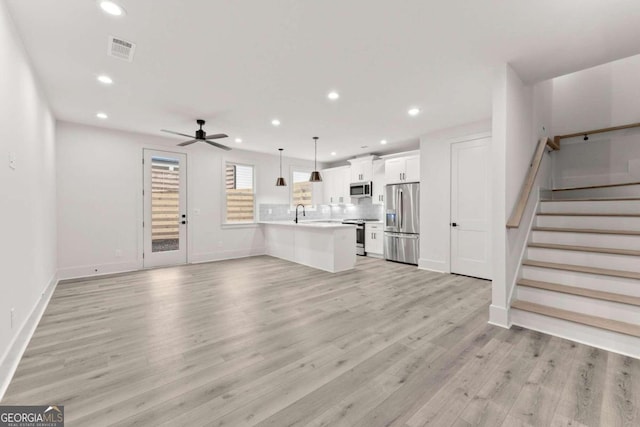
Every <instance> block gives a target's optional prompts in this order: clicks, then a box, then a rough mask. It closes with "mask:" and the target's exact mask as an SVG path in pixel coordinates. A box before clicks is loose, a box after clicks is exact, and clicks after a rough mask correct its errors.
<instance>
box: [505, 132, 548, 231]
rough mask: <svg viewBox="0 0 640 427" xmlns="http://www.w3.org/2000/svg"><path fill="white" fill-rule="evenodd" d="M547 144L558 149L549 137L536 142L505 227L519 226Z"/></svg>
mask: <svg viewBox="0 0 640 427" xmlns="http://www.w3.org/2000/svg"><path fill="white" fill-rule="evenodd" d="M547 145H548V146H549V147H550V148H551V149H552V150H559V149H560V145H559V144H556V143H555V142H554V141H552V140H551V139H550V138H547V137H544V138H542V139H540V141H539V142H538V146H537V147H536V151H535V153H534V154H533V160H532V161H531V164H530V165H529V172H528V173H527V178H526V179H525V180H524V183H523V184H522V190H520V197H519V198H518V203H516V206H515V208H514V209H513V212H512V213H511V217H510V218H509V221H508V222H507V228H518V227H520V222H521V221H522V215H524V209H525V208H526V207H527V201H528V200H529V197H530V196H531V190H532V189H533V184H534V183H535V181H536V176H537V175H538V170H539V169H540V164H541V163H542V158H543V157H544V150H545V148H546V146H547Z"/></svg>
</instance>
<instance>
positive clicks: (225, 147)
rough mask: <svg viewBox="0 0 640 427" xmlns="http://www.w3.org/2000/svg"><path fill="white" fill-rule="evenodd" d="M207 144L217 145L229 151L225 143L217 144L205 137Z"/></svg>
mask: <svg viewBox="0 0 640 427" xmlns="http://www.w3.org/2000/svg"><path fill="white" fill-rule="evenodd" d="M204 142H206V143H207V144H211V145H213V146H214V147H218V148H222V149H223V150H227V151H231V148H229V147H227V146H226V145H222V144H218V143H217V142H213V141H207V140H206V139H205V141H204Z"/></svg>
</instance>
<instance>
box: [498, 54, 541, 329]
mask: <svg viewBox="0 0 640 427" xmlns="http://www.w3.org/2000/svg"><path fill="white" fill-rule="evenodd" d="M551 102H552V93H551V91H550V87H549V83H547V82H543V83H541V84H539V85H536V86H535V87H530V86H527V85H525V84H524V83H523V82H522V80H521V79H520V78H519V76H518V75H517V74H516V72H515V71H514V70H513V69H512V68H511V67H510V66H509V65H508V64H505V65H504V67H502V68H501V69H500V70H499V72H498V73H497V75H496V83H495V87H494V95H493V124H492V134H493V138H492V162H493V163H492V171H493V179H492V183H493V185H492V190H493V195H492V198H493V209H494V211H493V213H494V215H493V245H492V248H493V260H494V266H493V270H494V274H493V284H492V305H491V313H490V321H491V322H492V323H494V324H497V325H501V326H505V327H506V326H508V325H509V315H508V311H509V303H510V301H509V297H510V295H511V291H512V289H513V286H514V283H515V280H516V277H517V274H518V268H519V266H520V259H521V256H522V253H523V249H524V246H525V245H526V243H527V236H528V231H529V225H530V221H531V218H532V217H533V214H534V210H535V206H536V199H535V198H536V197H537V194H538V191H539V189H540V188H548V187H549V186H550V167H549V159H548V158H547V159H546V161H545V162H544V166H543V167H542V168H541V169H540V171H539V172H538V180H537V181H536V187H534V191H533V196H532V197H533V198H532V199H530V200H529V203H528V205H527V209H526V211H525V215H524V216H523V219H522V222H521V225H520V227H519V228H517V229H509V230H508V229H507V228H506V223H507V220H508V218H509V216H510V215H511V212H512V210H513V208H514V206H515V204H516V202H517V199H518V197H519V194H520V189H521V187H522V183H523V182H524V179H525V177H526V174H527V172H528V169H529V165H530V163H531V159H532V157H533V153H534V150H535V147H536V145H537V142H538V140H539V138H541V137H542V136H546V135H551V134H552V130H551V129H550V126H549V123H548V121H549V120H550V110H551ZM547 156H548V155H547Z"/></svg>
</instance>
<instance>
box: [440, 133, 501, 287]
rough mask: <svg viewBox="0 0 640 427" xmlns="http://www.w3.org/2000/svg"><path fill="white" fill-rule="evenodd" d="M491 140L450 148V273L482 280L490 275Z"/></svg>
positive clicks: (477, 140)
mask: <svg viewBox="0 0 640 427" xmlns="http://www.w3.org/2000/svg"><path fill="white" fill-rule="evenodd" d="M490 141H491V140H490V139H489V138H482V139H475V140H472V141H465V142H459V143H456V144H452V145H451V224H450V225H451V272H452V273H457V274H464V275H466V276H473V277H480V278H482V279H491V276H492V274H491V272H492V265H491V236H490V224H491V220H490V191H489V164H490V162H489V149H490Z"/></svg>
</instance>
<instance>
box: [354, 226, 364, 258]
mask: <svg viewBox="0 0 640 427" xmlns="http://www.w3.org/2000/svg"><path fill="white" fill-rule="evenodd" d="M364 253H365V252H364V225H362V224H358V225H356V255H364Z"/></svg>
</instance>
